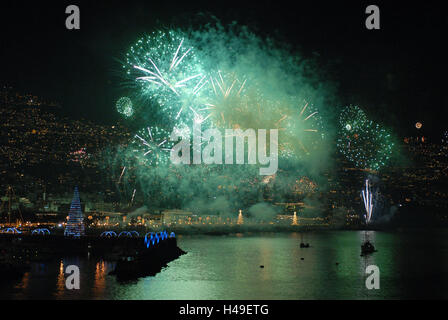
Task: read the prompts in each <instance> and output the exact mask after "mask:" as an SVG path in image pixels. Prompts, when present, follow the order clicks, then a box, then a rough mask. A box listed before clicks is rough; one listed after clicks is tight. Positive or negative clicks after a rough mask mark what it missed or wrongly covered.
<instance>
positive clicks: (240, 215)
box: [236, 210, 244, 224]
mask: <svg viewBox="0 0 448 320" xmlns="http://www.w3.org/2000/svg"><path fill="white" fill-rule="evenodd" d="M236 223H237V224H243V223H244V220H243V211H242V210H240V212H239V214H238V221H237V222H236Z"/></svg>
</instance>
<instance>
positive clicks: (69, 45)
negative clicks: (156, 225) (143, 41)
mask: <svg viewBox="0 0 448 320" xmlns="http://www.w3.org/2000/svg"><path fill="white" fill-rule="evenodd" d="M294 2H296V6H295V7H293V6H292V4H291V3H292V2H291V1H289V2H286V1H278V0H275V1H261V0H260V1H256V2H247V3H244V4H242V1H225V2H224V1H220V2H218V3H215V1H203V2H188V1H183V2H181V1H174V2H173V1H155V0H152V1H132V0H129V1H120V2H118V1H79V0H76V1H39V2H37V1H33V2H31V1H20V0H19V1H2V2H1V4H0V26H1V29H0V30H1V31H0V32H1V37H0V41H1V51H0V56H1V61H2V68H1V72H0V84H2V85H3V84H8V85H10V86H12V87H14V88H15V89H16V90H17V91H19V92H21V93H33V94H35V95H38V96H41V97H42V98H44V99H47V100H51V101H56V102H58V103H60V104H61V105H62V107H63V108H64V111H65V112H66V113H67V114H68V115H70V116H72V117H83V118H89V119H92V120H94V121H96V122H103V123H108V122H112V121H116V120H117V119H118V115H117V114H116V112H115V109H114V103H115V100H116V99H117V98H118V97H120V96H121V95H123V93H124V91H123V88H122V85H121V84H120V77H119V76H118V74H119V72H120V71H121V70H120V63H119V60H120V59H121V58H123V56H124V54H125V53H126V51H127V49H128V48H129V47H130V45H132V44H133V43H134V42H135V41H136V40H137V39H138V37H139V36H141V35H143V34H144V33H145V32H151V31H152V30H154V28H157V27H158V26H170V25H173V26H189V25H193V26H194V25H195V24H201V23H204V21H211V19H210V16H215V17H217V18H218V19H220V20H221V22H222V23H223V24H226V23H229V22H232V21H237V22H239V23H240V24H245V25H249V26H250V27H251V28H253V30H256V32H257V33H258V34H260V35H262V36H263V35H269V36H273V37H275V38H276V39H278V40H280V41H283V42H285V43H288V44H290V45H292V46H293V47H294V48H295V49H297V50H299V51H300V52H301V53H302V54H303V55H304V56H305V57H311V58H313V59H315V60H316V61H317V63H318V65H319V66H321V68H322V78H323V80H329V81H332V82H334V83H335V84H337V88H338V91H337V93H338V97H339V100H340V103H341V105H346V104H357V105H360V106H361V107H362V108H365V109H366V110H368V112H369V114H372V115H374V117H376V119H378V120H381V121H382V123H384V124H386V125H388V126H392V127H393V128H394V130H395V131H396V132H397V133H398V134H414V135H415V134H417V132H416V129H415V127H414V124H415V122H416V121H421V122H423V125H424V127H423V129H422V133H424V134H425V135H429V136H432V137H433V138H434V139H438V137H439V135H440V134H441V132H442V131H443V130H446V129H448V125H447V124H446V123H445V121H444V119H446V114H447V112H446V111H444V110H445V108H446V106H447V102H448V100H447V98H446V95H445V94H442V93H445V91H446V89H445V87H446V79H445V77H443V76H442V75H445V74H446V71H447V70H446V69H447V68H446V57H447V54H446V51H445V50H446V49H443V44H444V43H445V42H446V30H447V21H448V14H447V13H446V12H444V11H443V10H442V8H441V7H440V6H439V2H435V1H424V2H421V3H420V4H418V5H417V4H414V3H411V2H408V1H387V3H383V2H379V1H373V2H372V1H369V2H366V1H331V2H330V1H328V3H327V2H326V1H325V2H323V1H294ZM69 4H76V5H78V6H79V7H80V11H81V30H67V29H66V28H65V19H66V17H67V14H65V8H66V6H67V5H69ZM369 4H376V5H378V6H379V7H380V10H381V30H367V29H366V28H365V24H364V21H365V19H366V17H367V15H366V14H365V13H364V12H365V8H366V7H367V6H368V5H369ZM442 90H443V91H442ZM335 110H336V109H335Z"/></svg>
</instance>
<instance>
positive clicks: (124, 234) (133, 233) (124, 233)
mask: <svg viewBox="0 0 448 320" xmlns="http://www.w3.org/2000/svg"><path fill="white" fill-rule="evenodd" d="M139 236H140V234H139V233H138V232H137V231H122V232H120V234H119V235H118V238H120V237H128V238H132V237H139Z"/></svg>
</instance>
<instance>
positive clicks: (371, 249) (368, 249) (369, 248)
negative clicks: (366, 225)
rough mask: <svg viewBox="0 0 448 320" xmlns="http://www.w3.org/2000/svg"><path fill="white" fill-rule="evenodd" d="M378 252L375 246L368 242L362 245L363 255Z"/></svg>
mask: <svg viewBox="0 0 448 320" xmlns="http://www.w3.org/2000/svg"><path fill="white" fill-rule="evenodd" d="M373 252H376V250H375V247H374V246H373V244H372V243H371V242H370V241H369V240H367V241H366V242H364V243H363V244H362V245H361V255H362V256H363V255H366V254H370V253H373Z"/></svg>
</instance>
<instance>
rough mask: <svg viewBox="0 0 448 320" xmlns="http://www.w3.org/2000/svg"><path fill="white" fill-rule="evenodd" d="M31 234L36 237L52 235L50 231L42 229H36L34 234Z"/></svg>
mask: <svg viewBox="0 0 448 320" xmlns="http://www.w3.org/2000/svg"><path fill="white" fill-rule="evenodd" d="M31 234H34V235H47V234H48V235H49V234H50V230H48V229H47V228H40V229H35V230H33V232H31Z"/></svg>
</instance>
